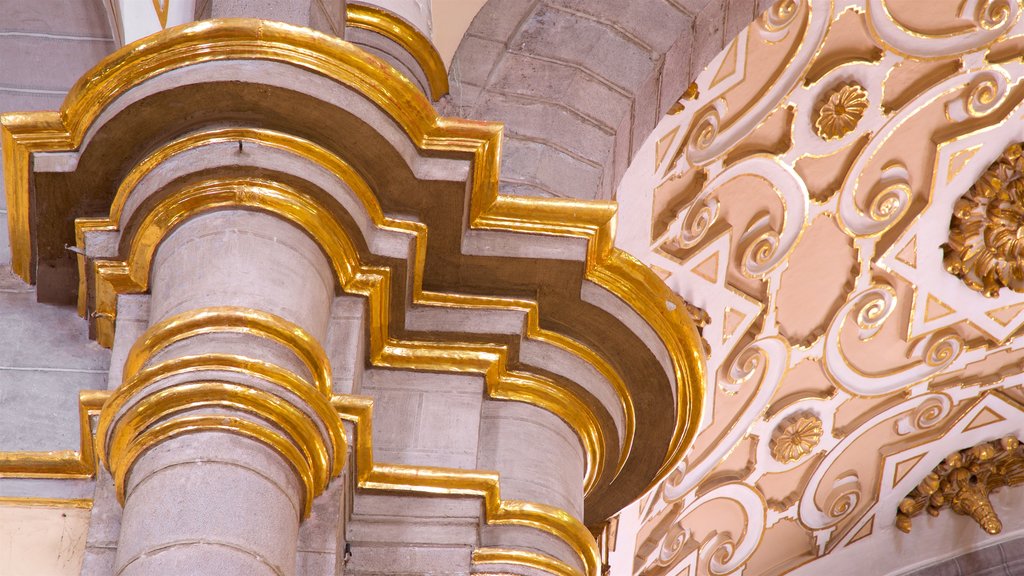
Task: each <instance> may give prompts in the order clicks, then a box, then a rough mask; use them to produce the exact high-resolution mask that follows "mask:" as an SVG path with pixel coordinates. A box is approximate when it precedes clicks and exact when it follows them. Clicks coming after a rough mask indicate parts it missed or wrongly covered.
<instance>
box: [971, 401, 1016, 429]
mask: <svg viewBox="0 0 1024 576" xmlns="http://www.w3.org/2000/svg"><path fill="white" fill-rule="evenodd" d="M1003 420H1006V418H1003V417H1002V415H1000V414H997V413H996V411H995V410H992V409H991V408H989V407H988V406H986V407H985V408H984V409H982V411H981V412H978V414H977V415H976V416H975V417H974V419H972V420H971V423H970V424H968V425H967V427H966V428H964V432H970V431H971V430H977V429H978V428H981V427H982V426H988V425H989V424H995V423H996V422H1002V421H1003Z"/></svg>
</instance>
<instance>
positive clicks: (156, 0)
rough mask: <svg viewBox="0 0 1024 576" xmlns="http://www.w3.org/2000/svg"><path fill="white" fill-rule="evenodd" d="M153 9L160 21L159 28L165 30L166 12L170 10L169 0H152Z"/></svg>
mask: <svg viewBox="0 0 1024 576" xmlns="http://www.w3.org/2000/svg"><path fill="white" fill-rule="evenodd" d="M153 9H154V10H156V17H157V19H159V20H160V28H167V12H168V11H169V10H170V9H171V0H153Z"/></svg>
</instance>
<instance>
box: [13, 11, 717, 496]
mask: <svg viewBox="0 0 1024 576" xmlns="http://www.w3.org/2000/svg"><path fill="white" fill-rule="evenodd" d="M230 59H249V60H253V59H255V60H271V61H277V62H282V63H285V64H289V65H292V66H295V67H298V68H301V69H305V70H309V71H312V72H314V73H317V74H320V75H323V76H325V77H328V78H331V79H333V80H335V81H337V82H339V83H341V84H344V85H346V86H349V87H351V88H353V89H355V90H356V91H358V92H360V93H362V94H363V95H365V96H366V97H367V98H368V99H370V100H371V101H372V102H374V103H375V104H377V105H378V106H379V107H380V108H381V109H383V110H384V111H385V112H386V113H388V114H389V115H390V116H391V117H392V118H393V119H394V120H395V121H396V122H397V123H398V125H399V126H401V127H402V129H403V130H405V132H406V134H407V135H408V136H409V137H410V139H411V140H412V141H413V143H414V144H415V145H416V146H417V147H419V148H420V149H425V150H441V151H448V152H461V153H470V154H472V155H473V156H474V161H473V173H472V191H471V196H470V210H469V213H470V226H471V227H472V228H478V229H494V230H508V231H514V232H525V233H534V234H546V235H556V236H570V237H578V238H584V239H586V240H587V241H588V255H587V260H586V263H585V277H586V278H587V279H588V280H590V281H592V282H594V283H596V284H597V285H599V286H602V287H604V288H605V289H607V290H609V291H610V292H612V293H613V294H615V295H617V296H618V297H619V298H620V299H622V300H623V301H625V302H626V303H627V304H629V305H630V306H631V307H633V309H634V310H636V311H637V312H638V313H639V314H640V315H641V316H642V317H643V318H644V320H645V321H646V322H647V323H648V324H649V325H650V326H651V327H652V328H653V329H654V330H655V331H656V333H657V334H658V336H659V338H660V339H661V340H662V342H663V343H664V345H665V346H666V348H667V350H668V352H669V355H670V357H671V359H672V363H673V372H674V376H675V380H676V382H677V387H678V390H677V396H678V406H677V421H676V426H675V429H674V432H673V436H672V440H671V442H670V446H669V449H668V451H667V454H666V456H665V459H664V461H663V464H662V466H661V469H660V471H659V473H658V474H657V476H656V477H655V478H654V479H652V485H653V484H654V483H657V482H658V481H659V480H660V479H661V478H663V477H664V476H665V475H667V474H668V472H669V471H671V470H672V469H674V468H675V467H676V465H677V464H678V463H679V462H680V461H681V459H682V455H683V452H684V450H685V449H686V448H687V447H688V446H689V445H690V443H691V441H692V439H693V437H694V435H695V434H696V432H697V429H698V424H699V420H700V415H701V409H702V405H703V396H704V381H705V374H704V354H703V350H702V348H701V345H700V338H699V335H698V333H697V329H696V326H695V325H694V323H693V320H692V319H691V318H690V316H689V314H688V313H687V312H686V308H685V305H684V304H683V301H682V300H681V299H680V298H679V297H678V296H676V295H675V294H674V293H672V291H671V290H669V288H668V287H667V286H666V285H665V284H664V282H663V281H662V280H661V279H660V278H659V277H658V276H657V275H656V274H655V273H654V272H653V271H651V270H650V268H648V267H647V266H645V265H644V264H642V263H640V262H639V261H637V260H636V259H635V258H633V257H632V256H630V255H628V254H626V253H625V252H622V251H621V250H619V249H617V248H615V247H614V225H615V213H616V208H615V204H614V203H611V202H598V201H581V200H563V199H551V198H523V197H512V196H505V195H501V194H499V193H498V172H499V167H498V164H499V158H500V147H501V133H502V128H501V126H500V125H497V124H493V123H484V122H477V121H471V120H463V119H457V118H442V117H439V116H438V115H437V112H436V111H435V110H434V109H433V107H432V106H431V105H430V102H429V101H427V99H426V98H425V97H424V95H423V94H422V93H421V92H420V91H419V90H418V89H417V88H416V87H415V86H414V85H413V84H412V83H411V82H410V81H409V80H408V79H406V78H404V77H403V76H402V75H401V74H400V73H398V72H397V71H396V70H394V69H393V68H391V67H390V66H389V65H387V64H386V63H384V62H382V61H381V60H379V59H377V58H375V57H373V56H372V55H369V54H367V53H366V52H364V51H362V50H360V49H358V48H356V47H355V46H353V45H351V44H348V43H346V42H344V41H341V40H339V39H337V38H333V37H330V36H327V35H324V34H320V33H317V32H314V31H311V30H308V29H304V28H299V27H295V26H290V25H287V24H281V23H275V22H266V21H261V20H249V19H225V20H208V21H203V22H199V23H192V24H187V25H184V26H179V27H175V28H171V29H168V30H165V31H163V32H160V33H158V34H155V35H153V36H150V37H147V38H144V39H142V40H140V41H137V42H135V43H133V44H131V45H129V46H126V47H125V48H124V49H122V50H119V51H117V52H115V53H114V54H111V55H110V56H108V57H107V58H105V59H104V60H103V61H101V62H100V63H99V64H98V65H97V66H96V67H95V68H93V70H91V71H90V72H88V73H87V74H86V75H85V76H84V77H83V78H82V79H80V80H79V82H78V83H76V85H75V86H74V87H73V88H72V90H71V91H70V92H69V93H68V96H67V98H66V99H65V102H64V105H63V106H62V109H61V111H60V112H33V113H20V114H5V115H3V116H0V124H2V146H3V154H4V166H5V184H6V188H7V196H8V211H9V212H8V220H9V224H10V234H11V251H12V269H13V271H14V272H15V273H16V274H18V275H19V276H21V277H22V278H23V279H25V280H26V281H30V282H31V281H32V280H33V271H32V270H31V262H32V240H31V238H32V231H31V220H30V206H29V203H30V195H29V187H30V155H31V154H32V153H33V152H43V151H70V150H75V149H77V148H78V147H79V146H80V144H81V142H82V139H83V137H84V135H85V132H86V131H87V130H88V128H89V126H90V125H91V124H92V123H93V121H94V120H95V119H96V117H97V116H98V115H99V113H100V112H101V111H102V110H103V109H104V108H105V107H106V106H107V104H109V103H110V102H111V101H113V100H114V99H115V98H117V97H118V96H119V95H121V94H123V93H125V92H126V91H128V90H129V89H131V88H132V87H134V86H136V85H138V84H140V83H141V82H143V81H145V80H147V79H149V78H152V77H154V76H157V75H160V74H163V73H165V72H168V71H170V70H174V69H177V68H181V67H183V66H188V65H194V64H197V63H200V62H209V61H218V60H230Z"/></svg>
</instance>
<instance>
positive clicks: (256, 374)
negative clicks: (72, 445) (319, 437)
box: [96, 354, 347, 474]
mask: <svg viewBox="0 0 1024 576" xmlns="http://www.w3.org/2000/svg"><path fill="white" fill-rule="evenodd" d="M207 371H219V372H229V373H233V374H242V375H246V376H250V377H253V378H257V379H259V380H262V381H265V382H269V383H272V384H274V385H275V386H277V387H279V388H281V389H283V390H286V391H287V392H289V393H291V394H294V395H295V396H297V397H298V398H299V399H301V400H302V401H304V402H305V403H306V405H307V406H309V407H310V408H311V409H312V410H313V411H314V412H315V413H316V415H317V416H318V417H319V419H320V421H321V423H322V424H323V426H324V428H326V429H327V431H328V433H329V435H330V439H331V444H332V446H334V458H333V464H332V468H333V470H332V473H333V474H337V473H338V472H340V471H341V469H342V468H343V467H344V465H345V459H346V457H347V456H346V451H347V442H346V440H345V435H344V433H343V432H341V431H340V429H338V428H337V426H336V425H335V424H337V423H336V422H335V420H337V416H336V415H335V414H334V412H333V410H332V409H331V408H330V406H329V405H328V404H327V401H326V400H325V399H326V398H328V397H330V393H328V394H327V395H324V394H322V393H320V392H319V391H317V390H316V389H315V388H314V387H313V386H312V385H311V384H310V383H309V382H307V381H306V380H304V379H303V378H301V377H300V376H298V375H296V374H295V373H293V372H291V371H289V370H285V369H284V368H281V367H280V366H277V365H275V364H271V363H269V362H265V361H263V360H258V359H255V358H247V357H245V356H238V355H234V354H203V355H200V356H181V357H178V358H172V359H170V360H166V361H164V362H161V363H159V364H156V365H154V366H151V367H148V368H145V369H143V370H141V371H139V372H137V373H135V374H134V375H132V376H131V377H129V378H126V379H125V381H124V382H123V383H122V384H121V386H120V387H118V389H117V390H115V391H114V392H113V393H112V395H111V397H110V399H109V400H108V401H107V403H106V404H105V405H104V411H103V413H102V414H101V415H100V418H99V422H98V424H97V427H96V437H97V438H99V443H98V444H97V453H98V455H99V459H100V461H101V462H103V463H104V464H105V465H106V466H107V467H108V468H112V467H114V464H113V463H112V461H111V459H110V458H109V457H108V455H107V448H106V443H107V442H108V441H109V442H111V443H115V444H116V443H119V442H120V441H119V440H118V434H117V432H114V431H112V429H111V428H112V424H113V418H114V416H115V415H116V414H118V412H119V411H120V410H121V408H122V407H123V406H124V405H125V404H126V403H127V402H128V400H129V399H131V398H132V397H133V396H135V395H136V394H137V393H138V392H139V391H140V390H143V389H145V388H146V387H148V386H150V385H152V384H154V383H156V382H158V381H159V380H161V379H164V378H168V377H171V376H178V375H181V374H188V373H194V372H207ZM126 374H127V373H126Z"/></svg>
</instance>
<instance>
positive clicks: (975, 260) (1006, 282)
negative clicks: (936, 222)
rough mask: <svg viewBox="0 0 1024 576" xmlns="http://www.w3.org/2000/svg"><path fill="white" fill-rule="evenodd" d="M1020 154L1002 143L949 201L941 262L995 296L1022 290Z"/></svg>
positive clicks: (1022, 164)
mask: <svg viewBox="0 0 1024 576" xmlns="http://www.w3.org/2000/svg"><path fill="white" fill-rule="evenodd" d="M1022 176H1024V158H1022V157H1021V145H1020V144H1013V145H1012V146H1010V147H1009V148H1007V149H1006V150H1005V151H1004V152H1003V155H1002V156H1000V157H999V159H998V160H996V161H995V162H994V163H992V165H991V166H989V167H988V170H985V173H984V174H982V175H981V178H979V179H978V181H977V182H975V183H974V185H973V186H971V188H970V189H969V190H968V191H967V193H966V194H964V195H963V196H961V197H960V199H959V200H957V202H956V204H955V205H954V206H953V217H952V219H951V220H950V223H949V242H947V243H946V244H943V245H942V249H943V251H944V254H945V256H944V259H943V263H944V265H945V267H946V270H948V271H949V272H950V273H951V274H955V275H956V276H958V277H959V278H960V279H961V280H963V281H964V284H967V286H969V287H970V288H971V289H973V290H977V291H978V292H981V293H982V294H984V295H985V296H988V297H990V298H995V297H996V296H998V295H999V290H1000V289H1002V288H1003V287H1006V288H1009V289H1010V290H1013V291H1015V292H1024V180H1022Z"/></svg>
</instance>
